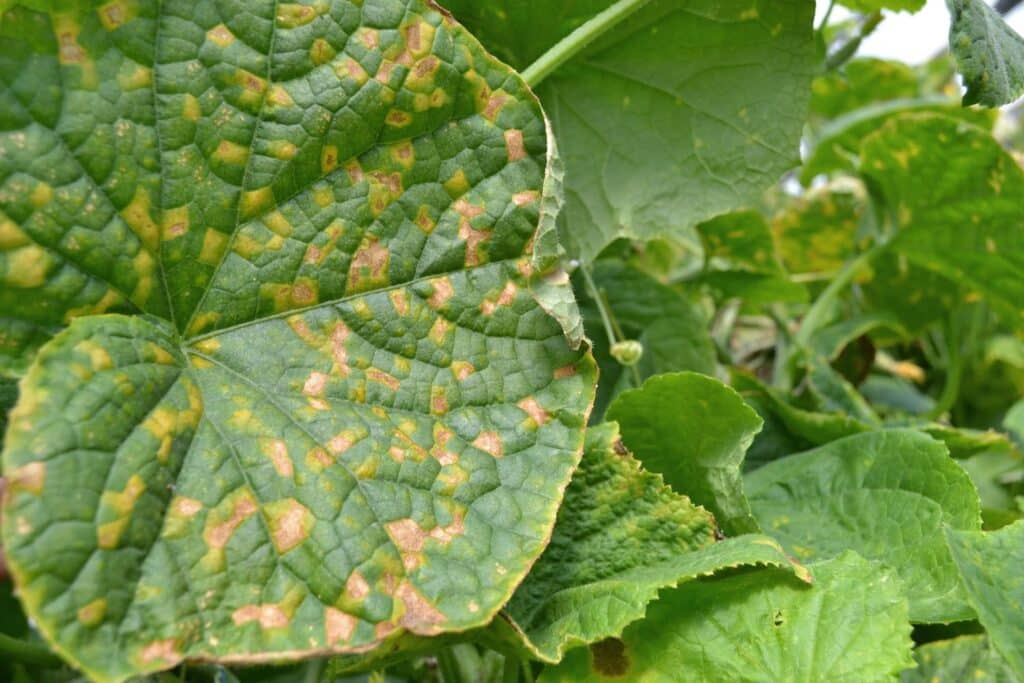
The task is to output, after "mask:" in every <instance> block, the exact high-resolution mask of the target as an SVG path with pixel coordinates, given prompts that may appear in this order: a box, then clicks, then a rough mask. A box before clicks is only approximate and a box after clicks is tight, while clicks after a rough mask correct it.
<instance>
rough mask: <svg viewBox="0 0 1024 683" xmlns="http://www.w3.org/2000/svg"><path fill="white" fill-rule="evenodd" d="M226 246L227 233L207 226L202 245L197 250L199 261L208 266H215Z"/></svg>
mask: <svg viewBox="0 0 1024 683" xmlns="http://www.w3.org/2000/svg"><path fill="white" fill-rule="evenodd" d="M227 248H228V235H226V234H224V233H223V232H220V231H219V230H214V229H213V228H207V229H206V233H205V234H204V235H203V246H202V247H201V248H200V250H199V262H200V263H205V264H206V265H208V266H216V265H217V264H219V263H220V260H221V257H222V256H224V250H225V249H227Z"/></svg>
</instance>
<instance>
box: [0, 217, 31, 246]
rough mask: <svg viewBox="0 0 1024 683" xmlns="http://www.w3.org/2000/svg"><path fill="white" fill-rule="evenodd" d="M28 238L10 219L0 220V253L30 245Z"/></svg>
mask: <svg viewBox="0 0 1024 683" xmlns="http://www.w3.org/2000/svg"><path fill="white" fill-rule="evenodd" d="M31 241H32V240H31V239H30V238H29V236H28V235H27V234H26V233H25V231H23V230H22V229H21V228H19V227H18V224H17V223H15V222H14V221H12V220H10V219H4V220H0V251H10V250H11V249H14V248H15V247H21V246H24V245H26V244H29V243H31Z"/></svg>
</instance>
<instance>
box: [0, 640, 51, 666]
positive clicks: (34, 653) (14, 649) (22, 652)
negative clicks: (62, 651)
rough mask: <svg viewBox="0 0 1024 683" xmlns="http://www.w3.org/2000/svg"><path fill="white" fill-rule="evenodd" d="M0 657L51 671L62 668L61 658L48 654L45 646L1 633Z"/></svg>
mask: <svg viewBox="0 0 1024 683" xmlns="http://www.w3.org/2000/svg"><path fill="white" fill-rule="evenodd" d="M0 655H3V656H4V658H5V659H6V658H8V657H9V658H10V661H13V662H21V663H22V664H35V665H36V666H43V667H46V668H52V669H56V668H59V667H62V666H64V662H63V661H62V660H61V658H60V657H58V656H57V655H55V654H54V653H52V652H50V650H49V648H47V647H46V646H44V645H38V644H36V643H30V642H28V641H26V640H19V639H18V638H12V637H10V636H8V635H6V634H3V633H0Z"/></svg>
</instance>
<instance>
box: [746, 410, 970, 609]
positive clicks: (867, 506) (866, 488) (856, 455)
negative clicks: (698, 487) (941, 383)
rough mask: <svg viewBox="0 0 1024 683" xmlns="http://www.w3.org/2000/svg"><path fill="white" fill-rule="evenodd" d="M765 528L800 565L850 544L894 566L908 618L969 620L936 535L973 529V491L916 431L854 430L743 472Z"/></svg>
mask: <svg viewBox="0 0 1024 683" xmlns="http://www.w3.org/2000/svg"><path fill="white" fill-rule="evenodd" d="M746 484H747V496H748V498H749V499H750V505H751V507H752V508H753V510H754V515H755V516H756V517H757V520H758V521H759V522H760V523H761V526H762V528H764V529H765V530H766V532H768V533H770V534H771V535H773V536H774V537H775V538H777V539H779V541H780V542H781V543H782V544H783V546H785V547H786V549H787V550H789V551H790V552H791V553H793V554H794V556H795V557H798V558H801V559H802V560H806V561H813V560H815V559H818V558H827V557H833V556H835V555H838V554H840V553H842V552H844V551H846V550H855V551H857V552H858V553H860V554H861V555H863V556H864V557H867V558H869V559H873V560H878V561H880V562H883V563H884V564H886V565H888V566H889V567H891V568H893V569H894V570H895V571H896V572H897V573H898V574H899V576H900V578H901V579H902V581H903V586H904V591H905V595H906V596H907V598H908V599H909V601H910V616H911V618H912V619H913V620H914V621H919V622H937V621H956V620H958V619H969V618H972V616H973V612H972V611H971V609H970V607H968V605H967V603H966V601H965V596H964V594H963V590H962V589H961V588H960V585H959V580H958V576H957V574H958V572H957V571H956V567H955V565H954V564H953V561H952V559H951V558H950V556H949V551H948V549H947V547H946V544H945V542H944V539H943V536H942V533H943V529H944V528H946V527H949V528H954V529H964V530H977V529H979V528H981V510H980V503H979V501H978V493H977V491H976V490H975V488H974V484H973V483H972V482H971V479H970V477H969V476H968V475H967V473H966V472H964V470H963V469H962V468H961V467H960V466H959V465H957V464H956V462H955V461H953V460H952V459H950V457H949V455H948V452H947V450H946V448H945V447H944V446H943V445H942V444H941V443H939V442H937V441H935V440H933V439H931V438H930V437H928V436H927V435H925V434H921V433H919V432H913V431H909V430H889V431H882V432H873V433H870V434H860V435H857V436H852V437H849V438H846V439H842V440H840V441H836V442H833V443H831V444H828V445H827V446H823V447H821V448H818V449H815V450H813V451H809V452H807V453H801V454H799V455H793V456H790V457H787V458H783V459H781V460H777V461H775V462H773V463H770V464H768V465H765V466H764V467H762V468H760V469H758V470H756V471H755V472H752V473H751V474H749V475H747V478H746Z"/></svg>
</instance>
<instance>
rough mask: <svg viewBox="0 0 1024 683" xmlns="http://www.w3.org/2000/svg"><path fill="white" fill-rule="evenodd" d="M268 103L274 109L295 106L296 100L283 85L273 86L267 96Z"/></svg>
mask: <svg viewBox="0 0 1024 683" xmlns="http://www.w3.org/2000/svg"><path fill="white" fill-rule="evenodd" d="M267 102H268V103H269V104H270V105H271V106H274V107H291V106H293V105H294V104H295V100H293V99H292V96H291V95H290V94H289V93H288V91H287V90H285V89H284V86H281V85H273V86H271V88H270V92H269V93H268V94H267Z"/></svg>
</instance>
